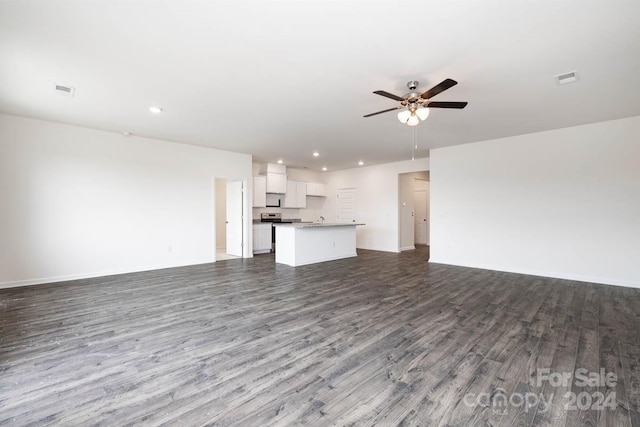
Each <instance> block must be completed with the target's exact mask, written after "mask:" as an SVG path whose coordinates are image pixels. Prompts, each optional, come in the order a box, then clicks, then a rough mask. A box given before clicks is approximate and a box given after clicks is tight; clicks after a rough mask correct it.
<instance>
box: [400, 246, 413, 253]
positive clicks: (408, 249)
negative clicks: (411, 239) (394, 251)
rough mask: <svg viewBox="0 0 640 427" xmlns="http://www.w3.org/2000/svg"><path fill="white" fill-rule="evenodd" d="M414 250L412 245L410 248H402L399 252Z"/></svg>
mask: <svg viewBox="0 0 640 427" xmlns="http://www.w3.org/2000/svg"><path fill="white" fill-rule="evenodd" d="M415 248H416V247H415V246H413V245H411V246H404V247H402V248H400V252H402V251H412V250H415Z"/></svg>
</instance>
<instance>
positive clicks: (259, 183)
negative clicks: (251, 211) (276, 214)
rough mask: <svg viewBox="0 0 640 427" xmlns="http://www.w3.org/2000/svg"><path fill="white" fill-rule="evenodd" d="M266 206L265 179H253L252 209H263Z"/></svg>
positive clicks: (256, 177)
mask: <svg viewBox="0 0 640 427" xmlns="http://www.w3.org/2000/svg"><path fill="white" fill-rule="evenodd" d="M266 206H267V177H266V176H254V177H253V207H254V208H264V207H266Z"/></svg>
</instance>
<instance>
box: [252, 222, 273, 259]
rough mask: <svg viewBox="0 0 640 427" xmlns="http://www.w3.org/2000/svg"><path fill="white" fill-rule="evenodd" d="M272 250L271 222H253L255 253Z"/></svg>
mask: <svg viewBox="0 0 640 427" xmlns="http://www.w3.org/2000/svg"><path fill="white" fill-rule="evenodd" d="M267 252H271V223H270V222H268V223H264V224H253V253H254V254H262V253H267Z"/></svg>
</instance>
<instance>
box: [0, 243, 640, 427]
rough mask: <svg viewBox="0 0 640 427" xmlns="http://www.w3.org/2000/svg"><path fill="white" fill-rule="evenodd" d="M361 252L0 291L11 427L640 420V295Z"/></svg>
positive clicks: (2, 367)
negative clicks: (292, 263) (554, 379)
mask: <svg viewBox="0 0 640 427" xmlns="http://www.w3.org/2000/svg"><path fill="white" fill-rule="evenodd" d="M358 252H359V254H360V256H359V257H357V258H352V259H345V260H340V261H334V262H329V263H323V264H316V265H312V266H304V267H297V268H291V267H287V266H282V265H276V264H274V261H273V256H272V255H263V256H257V257H255V258H253V259H250V260H229V261H222V262H218V263H216V264H208V265H201V266H194V267H181V268H173V269H165V270H158V271H152V272H143V273H134V274H127V275H118V276H110V277H103V278H96V279H89V280H78V281H73V282H66V283H58V284H46V285H40V286H31V287H24V288H15V289H4V290H0V315H1V322H0V425H2V426H5V425H10V426H14V425H15V426H27V425H28V426H37V425H63V426H88V425H99V426H125V425H140V426H147V425H149V426H156V425H167V426H204V425H208V426H226V425H236V426H268V425H277V426H290V425H303V426H306V425H309V426H328V425H339V426H342V425H363V426H364V425H379V426H395V425H402V426H409V425H411V426H437V425H451V426H454V425H455V426H516V425H517V426H531V425H535V426H564V425H566V426H583V425H588V426H640V415H639V412H638V411H639V409H640V408H639V405H640V303H639V302H640V290H637V289H628V288H622V287H614V286H604V285H593V284H586V283H578V282H572V281H566V280H556V279H547V278H540V277H533V276H525V275H519V274H510V273H500V272H494V271H487V270H478V269H470V268H461V267H452V266H445V265H437V264H431V265H430V264H428V263H427V262H426V257H427V249H426V248H424V247H423V248H418V249H417V250H416V251H411V252H405V253H401V254H392V253H382V252H373V251H358ZM578 368H584V369H585V370H587V371H588V372H596V373H597V372H599V371H600V369H604V371H605V372H606V373H611V374H615V375H616V376H617V381H616V384H614V385H611V384H609V385H607V384H597V383H592V384H587V385H584V386H582V385H581V384H577V381H576V380H575V379H576V378H575V377H573V378H572V379H571V380H569V381H567V383H566V384H552V383H551V382H550V381H541V382H539V381H538V376H537V375H538V372H539V371H538V370H539V369H548V370H549V372H550V374H551V375H552V376H553V375H554V374H557V375H559V374H562V373H569V374H572V375H573V374H574V372H575V370H576V369H578ZM571 393H574V394H575V395H576V396H579V398H578V402H577V403H576V402H574V403H576V409H575V410H572V409H568V407H567V406H566V405H568V404H569V405H570V404H571V401H570V396H571ZM482 396H485V398H484V399H483V398H482ZM534 396H535V397H538V399H540V398H539V396H542V397H543V398H544V399H545V400H544V401H542V400H538V401H535V399H534ZM600 396H602V399H601V397H600ZM505 397H506V398H507V399H510V400H508V401H507V403H506V404H505V403H504V399H501V398H505ZM519 397H522V398H528V399H529V401H528V403H529V404H528V405H527V404H525V403H523V402H522V401H521V400H518V398H519ZM580 399H582V400H580ZM600 399H601V400H602V402H601V403H603V404H605V403H606V404H607V407H606V408H603V409H599V408H598V406H597V405H595V404H596V403H597V402H598V400H600ZM606 399H608V400H606ZM587 400H588V401H589V402H588V403H589V405H587V404H586V403H587ZM594 405H595V406H594ZM609 406H611V407H609ZM613 406H615V408H613Z"/></svg>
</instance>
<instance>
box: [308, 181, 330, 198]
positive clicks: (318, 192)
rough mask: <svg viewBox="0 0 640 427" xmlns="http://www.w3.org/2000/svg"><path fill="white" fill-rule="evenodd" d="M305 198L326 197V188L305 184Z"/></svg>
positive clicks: (321, 185) (316, 184)
mask: <svg viewBox="0 0 640 427" xmlns="http://www.w3.org/2000/svg"><path fill="white" fill-rule="evenodd" d="M307 196H316V197H327V186H326V185H324V184H318V183H315V182H307Z"/></svg>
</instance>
